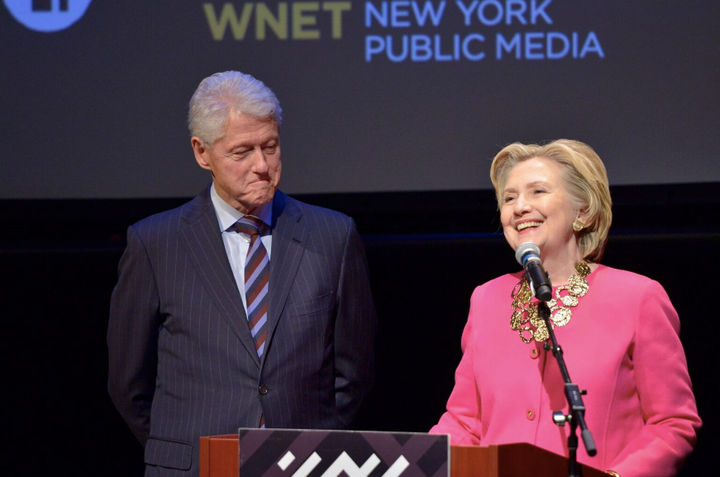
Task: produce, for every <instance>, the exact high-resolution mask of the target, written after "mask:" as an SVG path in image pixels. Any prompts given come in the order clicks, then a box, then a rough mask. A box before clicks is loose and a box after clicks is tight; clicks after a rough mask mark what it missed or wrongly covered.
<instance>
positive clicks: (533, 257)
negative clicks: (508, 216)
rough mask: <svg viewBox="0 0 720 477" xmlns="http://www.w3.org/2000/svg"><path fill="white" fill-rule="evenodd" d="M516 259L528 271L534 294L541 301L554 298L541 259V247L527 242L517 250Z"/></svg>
mask: <svg viewBox="0 0 720 477" xmlns="http://www.w3.org/2000/svg"><path fill="white" fill-rule="evenodd" d="M515 260H517V261H518V263H519V264H520V265H522V267H523V268H524V269H525V271H526V272H527V274H528V278H529V280H530V289H531V290H532V292H533V295H535V296H536V297H537V299H538V300H541V301H550V300H552V284H551V283H550V276H549V275H548V274H547V273H546V272H545V269H544V268H543V266H542V261H541V260H540V247H538V246H537V245H535V244H534V243H532V242H525V243H524V244H522V245H520V246H519V247H518V248H517V250H516V251H515Z"/></svg>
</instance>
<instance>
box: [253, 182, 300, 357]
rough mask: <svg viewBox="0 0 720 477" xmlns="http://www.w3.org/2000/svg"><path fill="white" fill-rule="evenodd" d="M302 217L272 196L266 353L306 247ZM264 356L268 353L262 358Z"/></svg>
mask: <svg viewBox="0 0 720 477" xmlns="http://www.w3.org/2000/svg"><path fill="white" fill-rule="evenodd" d="M302 216H303V214H302V210H300V207H299V206H298V205H297V204H296V203H295V201H294V200H293V199H291V198H290V197H288V196H286V195H285V194H283V193H282V192H280V191H278V192H276V193H275V198H274V200H273V233H272V234H273V235H272V257H271V259H270V301H269V304H268V338H267V340H268V345H267V346H266V347H265V349H266V350H268V349H269V348H270V346H271V345H270V341H271V340H272V338H273V335H274V334H275V328H276V327H277V324H278V321H279V320H280V315H281V314H282V311H283V309H284V308H285V302H286V301H287V297H288V294H289V293H290V288H291V286H292V284H293V282H294V281H295V275H296V274H297V271H298V267H299V266H300V261H301V259H302V256H303V253H304V252H305V247H306V246H307V239H308V233H309V230H308V228H307V226H306V225H305V222H304V221H303V220H302ZM266 355H267V352H266V353H265V354H264V356H266Z"/></svg>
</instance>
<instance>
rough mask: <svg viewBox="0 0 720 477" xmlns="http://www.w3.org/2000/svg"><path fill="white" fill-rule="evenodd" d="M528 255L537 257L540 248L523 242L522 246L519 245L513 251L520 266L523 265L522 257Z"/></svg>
mask: <svg viewBox="0 0 720 477" xmlns="http://www.w3.org/2000/svg"><path fill="white" fill-rule="evenodd" d="M528 253H532V254H534V255H537V256H538V257H539V256H540V247H538V246H537V245H535V244H534V243H532V242H525V243H524V244H522V245H520V246H519V247H518V248H517V250H515V260H517V262H518V263H519V264H520V265H523V257H524V256H525V255H527V254H528ZM523 266H524V265H523Z"/></svg>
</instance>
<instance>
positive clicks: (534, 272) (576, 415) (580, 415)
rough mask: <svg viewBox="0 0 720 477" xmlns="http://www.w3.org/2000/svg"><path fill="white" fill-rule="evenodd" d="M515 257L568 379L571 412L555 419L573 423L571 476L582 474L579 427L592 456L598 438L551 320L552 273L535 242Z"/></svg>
mask: <svg viewBox="0 0 720 477" xmlns="http://www.w3.org/2000/svg"><path fill="white" fill-rule="evenodd" d="M515 259H516V260H517V261H518V262H519V263H520V264H521V265H522V266H523V268H524V269H525V271H526V272H527V276H528V280H529V282H530V287H531V289H532V291H533V294H534V295H535V297H536V298H537V299H538V300H540V303H539V304H538V308H537V309H538V315H539V316H540V318H542V319H543V321H545V326H546V327H547V330H548V334H549V335H550V339H549V343H548V342H547V341H546V342H545V345H544V347H545V351H550V350H552V353H553V356H555V361H557V364H558V367H559V368H560V374H561V375H562V378H563V381H564V382H565V399H567V402H568V408H569V412H568V414H567V415H566V414H564V413H563V412H562V411H554V412H553V416H552V418H553V422H554V423H555V424H557V425H558V426H564V425H565V423H566V422H569V423H570V434H569V435H568V452H569V455H568V476H569V477H581V476H582V472H581V470H580V467H579V466H578V465H577V448H578V437H577V427H578V426H580V429H581V435H582V439H583V444H584V445H585V450H586V451H587V454H588V455H589V456H591V457H592V456H594V455H595V454H597V448H596V447H595V440H594V439H593V436H592V433H591V432H590V430H589V429H588V427H587V423H586V422H585V403H584V402H583V400H582V395H583V394H586V393H587V392H586V391H584V390H583V391H581V390H580V388H579V387H578V385H577V384H574V383H573V382H572V381H571V380H570V373H569V372H568V369H567V366H566V365H565V358H564V357H563V351H562V348H561V347H560V345H559V344H558V342H557V339H556V338H555V331H554V330H553V325H552V323H550V308H549V307H548V305H547V303H546V302H548V301H550V300H551V299H552V284H551V283H550V276H549V275H548V274H547V273H546V272H545V269H544V268H543V266H542V261H541V260H540V248H539V247H538V246H537V245H535V244H534V243H532V242H526V243H524V244H522V245H520V246H519V247H518V248H517V250H516V251H515Z"/></svg>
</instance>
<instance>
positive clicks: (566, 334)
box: [430, 265, 701, 477]
mask: <svg viewBox="0 0 720 477" xmlns="http://www.w3.org/2000/svg"><path fill="white" fill-rule="evenodd" d="M521 275H522V274H521V273H515V274H509V275H504V276H502V277H499V278H496V279H495V280H492V281H490V282H487V283H485V284H484V285H482V286H480V287H478V288H476V289H475V292H474V293H473V295H472V299H471V304H470V315H469V317H468V322H467V325H466V327H465V331H464V332H463V336H462V349H463V357H462V360H461V361H460V365H459V366H458V368H457V371H456V373H455V388H454V389H453V391H452V394H451V395H450V399H449V400H448V403H447V412H445V414H443V416H442V417H441V418H440V421H439V422H438V424H437V425H435V426H434V427H433V428H432V429H431V430H430V432H431V433H436V434H450V436H451V442H452V443H453V444H454V445H480V444H482V445H490V444H505V443H511V442H529V443H531V444H534V445H537V446H539V447H542V448H545V449H547V450H550V451H552V452H555V453H557V454H561V455H565V456H567V455H568V452H567V434H568V432H569V426H567V425H566V426H565V427H558V426H557V425H555V424H554V423H553V421H552V418H551V416H552V412H553V410H562V411H565V412H567V403H566V400H565V396H564V386H563V381H562V377H561V376H560V372H559V370H558V366H557V363H556V361H555V358H554V357H553V356H552V353H551V352H546V351H545V350H544V349H543V348H542V345H540V344H537V343H535V342H532V343H530V344H525V343H523V342H522V341H521V340H520V337H519V336H518V332H517V331H513V330H512V329H511V328H510V316H511V314H512V308H511V301H512V300H511V298H510V295H511V292H512V290H513V288H514V286H515V285H516V284H517V282H518V281H519V279H520V277H521ZM588 282H589V284H590V289H589V291H588V294H587V295H585V296H584V297H582V298H580V303H579V304H578V306H576V307H575V308H573V311H572V313H573V315H572V319H571V321H570V322H569V323H568V324H567V326H565V327H556V328H555V332H556V335H557V339H558V342H559V344H560V346H561V347H562V348H563V350H564V356H565V361H566V363H567V366H568V369H569V372H570V377H571V379H572V380H573V382H574V383H576V384H578V385H579V386H580V389H586V390H587V391H588V394H587V395H586V396H584V397H583V400H584V402H585V406H586V408H587V412H586V414H585V418H586V421H587V423H588V427H589V428H590V431H591V432H592V433H593V437H594V438H595V443H596V445H597V449H598V453H597V455H596V456H595V457H590V456H588V455H587V453H586V452H585V449H584V447H583V445H582V441H581V443H580V447H579V449H578V454H577V455H578V460H579V461H580V462H582V463H584V464H588V465H590V466H592V467H595V468H598V469H602V470H607V469H611V470H614V471H616V472H618V473H619V474H620V475H622V477H639V476H648V477H650V476H652V477H662V476H672V475H675V474H676V473H677V472H678V470H679V468H680V466H681V464H682V462H683V461H684V459H685V458H686V457H687V456H688V454H689V453H690V451H691V450H692V448H693V447H694V445H695V442H696V434H697V430H698V429H699V428H700V425H701V421H700V418H699V416H698V413H697V407H696V405H695V397H694V396H693V393H692V385H691V383H690V377H689V375H688V370H687V362H686V360H685V354H684V352H683V348H682V344H681V343H680V338H679V331H680V322H679V320H678V316H677V313H676V312H675V309H674V308H673V306H672V304H671V303H670V299H669V298H668V296H667V293H665V290H664V289H663V288H662V286H661V285H660V284H659V283H657V282H655V281H653V280H650V279H649V278H646V277H643V276H641V275H637V274H634V273H630V272H626V271H622V270H616V269H613V268H609V267H605V266H602V265H600V266H599V267H598V268H597V270H595V271H594V272H592V273H591V274H590V275H589V276H588Z"/></svg>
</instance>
